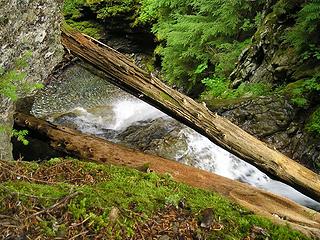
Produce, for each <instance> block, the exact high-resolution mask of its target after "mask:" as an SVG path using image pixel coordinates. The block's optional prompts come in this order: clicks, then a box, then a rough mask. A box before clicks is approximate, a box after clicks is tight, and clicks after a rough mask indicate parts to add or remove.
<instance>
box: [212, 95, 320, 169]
mask: <svg viewBox="0 0 320 240" xmlns="http://www.w3.org/2000/svg"><path fill="white" fill-rule="evenodd" d="M207 105H208V107H209V108H211V109H212V110H213V111H215V112H218V113H219V114H221V115H222V116H224V117H226V118H228V119H230V120H231V121H232V122H233V123H235V124H237V125H238V126H240V127H241V128H242V129H244V130H245V131H247V132H249V133H250V134H252V135H254V136H256V137H258V138H259V139H260V140H262V141H264V142H266V143H267V144H268V145H269V146H270V147H272V148H276V149H277V150H279V151H280V152H282V153H284V154H285V155H287V156H289V157H290V158H292V159H294V160H297V161H298V162H300V163H302V164H303V165H305V166H306V167H308V168H310V169H312V170H314V171H315V172H317V173H320V157H319V156H320V145H319V137H317V136H316V135H313V134H310V133H309V132H308V131H306V130H305V127H304V126H305V121H307V119H308V118H306V116H308V115H309V114H310V113H309V112H308V111H309V110H307V109H299V108H296V107H295V106H294V105H292V104H291V103H290V101H289V100H287V99H286V98H285V97H283V96H280V95H274V96H268V97H259V98H255V99H246V100H242V101H239V102H237V103H231V104H225V105H224V106H221V105H220V106H219V107H218V106H216V105H212V103H211V102H210V101H209V102H208V103H207Z"/></svg>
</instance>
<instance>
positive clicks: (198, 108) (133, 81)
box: [62, 28, 320, 201]
mask: <svg viewBox="0 0 320 240" xmlns="http://www.w3.org/2000/svg"><path fill="white" fill-rule="evenodd" d="M62 43H63V45H64V46H65V47H66V48H67V49H69V51H71V52H72V53H74V54H75V55H77V56H79V57H81V58H83V59H84V60H86V61H88V62H89V63H90V64H92V65H93V66H94V67H96V68H97V69H99V70H101V71H103V72H104V73H105V74H106V75H107V76H108V77H109V78H110V79H109V80H110V81H112V82H113V83H114V84H116V85H118V86H119V87H121V88H122V89H124V90H126V91H128V92H130V93H132V94H133V95H135V96H137V97H139V98H141V99H143V100H145V101H147V102H148V103H150V104H152V105H154V106H155V107H157V108H159V109H160V110H162V111H164V112H166V113H167V114H168V115H170V116H172V117H174V118H176V119H177V120H179V121H181V122H183V123H185V124H186V125H188V126H189V127H191V128H193V129H195V130H196V131H198V132H199V133H200V134H203V135H204V136H206V137H208V138H209V139H210V140H211V141H212V142H214V143H215V144H217V145H219V146H221V147H222V148H224V149H226V150H227V151H229V152H231V153H233V154H235V155H236V156H238V157H240V158H241V159H243V160H244V161H246V162H248V163H250V164H252V165H254V166H256V167H257V168H259V169H260V170H262V171H263V172H266V173H267V174H268V175H271V176H273V177H274V178H276V179H279V180H281V181H283V182H285V183H287V184H288V185H290V186H292V187H294V188H296V189H298V190H299V191H301V192H303V193H304V194H306V195H308V196H310V197H311V198H314V199H315V200H318V201H319V200H320V176H319V175H317V174H316V173H314V172H312V171H311V170H309V169H307V168H305V167H303V166H302V165H300V164H298V163H297V162H295V161H293V160H291V159H290V158H288V157H286V156H285V155H283V154H281V153H279V152H278V151H275V150H273V149H271V148H269V147H268V146H267V145H266V144H265V143H263V142H261V141H259V140H258V139H256V138H255V137H253V136H252V135H250V134H248V133H247V132H245V131H243V130H242V129H241V128H239V127H237V126H236V125H234V124H233V123H231V122H230V121H228V120H227V119H225V118H223V117H220V116H218V115H217V114H214V113H212V112H210V111H209V110H208V109H207V108H206V106H204V105H202V104H200V103H197V102H195V101H194V100H193V99H191V98H189V97H187V96H185V95H183V94H181V93H180V92H178V91H176V90H174V89H172V88H170V87H168V86H166V85H165V84H164V83H163V82H161V81H160V80H159V79H157V78H155V77H153V76H150V74H148V73H146V72H145V71H143V70H141V69H140V68H139V67H137V66H136V65H135V64H134V63H132V61H131V60H130V59H128V58H127V57H126V56H124V55H123V54H121V53H119V52H117V51H115V50H114V49H112V48H110V47H108V46H106V45H104V44H102V43H100V42H98V41H97V40H95V39H93V38H90V37H88V36H85V35H83V34H81V33H79V32H77V31H74V30H72V29H69V28H63V30H62Z"/></svg>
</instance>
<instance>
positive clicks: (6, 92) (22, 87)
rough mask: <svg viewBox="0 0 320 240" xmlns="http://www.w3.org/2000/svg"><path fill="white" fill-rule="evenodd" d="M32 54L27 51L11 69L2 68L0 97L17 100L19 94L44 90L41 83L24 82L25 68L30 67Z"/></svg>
mask: <svg viewBox="0 0 320 240" xmlns="http://www.w3.org/2000/svg"><path fill="white" fill-rule="evenodd" d="M31 56H32V53H31V52H29V51H26V52H25V53H24V54H23V55H22V56H21V57H20V58H18V59H17V60H16V61H15V64H14V66H13V67H12V68H11V69H4V68H3V67H0V95H3V96H5V97H8V98H10V99H11V100H14V101H15V100H17V98H18V95H19V93H22V94H28V93H30V92H32V91H33V90H35V89H39V88H42V87H43V85H42V84H40V83H32V84H30V83H27V82H25V81H24V80H25V79H26V77H27V74H26V73H25V72H24V68H26V67H27V66H28V60H29V59H30V58H31Z"/></svg>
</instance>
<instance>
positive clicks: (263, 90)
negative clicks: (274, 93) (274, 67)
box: [202, 77, 271, 99]
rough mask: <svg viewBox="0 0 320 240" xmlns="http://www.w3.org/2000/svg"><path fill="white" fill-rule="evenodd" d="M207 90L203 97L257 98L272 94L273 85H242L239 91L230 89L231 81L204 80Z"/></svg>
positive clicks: (217, 78) (220, 79)
mask: <svg viewBox="0 0 320 240" xmlns="http://www.w3.org/2000/svg"><path fill="white" fill-rule="evenodd" d="M202 82H203V83H204V84H205V86H206V88H207V92H205V93H204V94H203V96H210V97H213V98H217V99H235V98H241V97H257V96H262V95H266V94H268V93H270V91H271V85H269V84H265V83H242V84H240V86H239V87H238V88H237V89H231V88H230V87H229V85H230V81H229V80H226V79H224V78H220V77H213V78H205V79H203V80H202Z"/></svg>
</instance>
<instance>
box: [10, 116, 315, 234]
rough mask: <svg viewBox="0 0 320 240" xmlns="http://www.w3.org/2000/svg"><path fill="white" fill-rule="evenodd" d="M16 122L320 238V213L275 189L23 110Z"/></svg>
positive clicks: (92, 156)
mask: <svg viewBox="0 0 320 240" xmlns="http://www.w3.org/2000/svg"><path fill="white" fill-rule="evenodd" d="M15 123H16V124H17V125H18V126H20V127H24V128H27V129H29V130H31V131H36V132H37V133H38V134H41V135H42V137H46V138H48V139H49V141H50V142H51V145H52V147H54V148H55V149H57V150H61V151H64V152H65V153H67V154H72V155H74V156H77V157H79V158H83V159H88V160H93V161H97V162H100V163H108V164H114V165H122V166H127V167H131V168H136V169H142V168H144V167H145V166H148V167H149V168H150V169H151V170H153V171H155V172H157V173H161V174H164V173H169V174H170V175H171V176H172V177H173V178H174V179H175V180H176V181H178V182H182V183H186V184H188V185H191V186H193V187H197V188H202V189H206V190H210V191H215V192H218V193H220V194H221V195H223V196H226V197H228V198H230V199H231V200H233V201H235V202H237V203H239V204H240V205H242V206H244V207H246V208H247V209H249V210H251V211H253V212H255V213H257V214H259V215H262V216H265V217H267V218H269V219H271V220H273V221H274V222H277V223H282V224H286V223H288V224H290V225H291V226H292V227H293V228H295V229H297V230H299V231H301V232H303V233H305V234H306V235H308V236H312V237H316V238H320V214H319V213H317V212H315V211H313V210H310V209H307V208H305V207H302V206H300V205H298V204H296V203H294V202H292V201H290V200H287V199H285V198H282V197H279V196H276V195H274V194H272V193H269V192H265V191H263V190H259V189H257V188H254V187H251V186H249V185H247V184H244V183H241V182H238V181H233V180H230V179H227V178H225V177H221V176H219V175H216V174H213V173H209V172H207V171H203V170H200V169H197V168H194V167H190V166H187V165H184V164H181V163H178V162H175V161H171V160H167V159H164V158H161V157H156V156H152V155H149V154H145V153H142V152H140V151H136V150H132V149H129V148H127V147H124V146H120V145H116V144H114V143H111V142H108V141H105V140H102V139H99V138H96V137H93V136H89V135H85V134H82V133H80V132H78V131H76V130H72V129H69V128H66V127H63V126H56V125H54V124H51V123H48V122H46V121H43V120H40V119H37V118H35V117H33V116H29V115H25V114H22V113H16V115H15Z"/></svg>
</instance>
